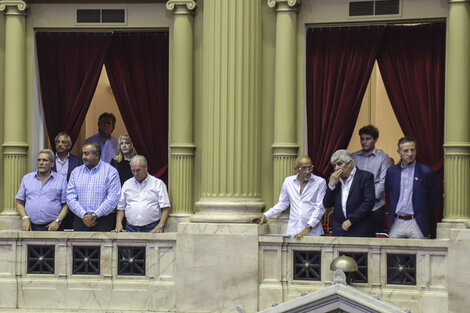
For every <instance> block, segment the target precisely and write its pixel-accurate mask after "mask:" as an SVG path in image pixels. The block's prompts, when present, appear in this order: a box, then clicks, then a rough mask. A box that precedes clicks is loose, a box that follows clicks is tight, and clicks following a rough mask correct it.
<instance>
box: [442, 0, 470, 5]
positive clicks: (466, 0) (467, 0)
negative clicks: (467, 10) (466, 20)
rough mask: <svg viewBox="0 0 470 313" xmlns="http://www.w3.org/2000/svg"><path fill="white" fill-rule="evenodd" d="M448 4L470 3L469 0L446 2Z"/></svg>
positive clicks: (449, 0)
mask: <svg viewBox="0 0 470 313" xmlns="http://www.w3.org/2000/svg"><path fill="white" fill-rule="evenodd" d="M447 1H448V3H449V4H454V3H465V2H467V3H470V0H447Z"/></svg>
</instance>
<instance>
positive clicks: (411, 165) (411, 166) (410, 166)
mask: <svg viewBox="0 0 470 313" xmlns="http://www.w3.org/2000/svg"><path fill="white" fill-rule="evenodd" d="M415 165H416V160H414V161H413V163H411V164H410V165H408V167H403V163H402V162H401V161H400V166H401V169H403V170H404V169H407V168H408V169H410V170H412V169H414V168H415Z"/></svg>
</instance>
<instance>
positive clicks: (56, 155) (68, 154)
mask: <svg viewBox="0 0 470 313" xmlns="http://www.w3.org/2000/svg"><path fill="white" fill-rule="evenodd" d="M69 157H70V152H67V156H66V157H65V158H66V159H68V158H69ZM55 158H56V159H58V158H59V155H58V154H57V152H56V153H55Z"/></svg>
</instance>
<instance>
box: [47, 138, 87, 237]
mask: <svg viewBox="0 0 470 313" xmlns="http://www.w3.org/2000/svg"><path fill="white" fill-rule="evenodd" d="M70 148H72V139H71V138H70V136H69V135H68V134H67V133H65V132H61V133H59V134H57V136H56V137H55V150H56V153H55V162H54V166H53V167H52V170H53V171H54V172H57V173H58V174H61V175H62V176H64V178H66V179H67V182H68V181H69V179H70V173H72V171H73V170H74V168H76V167H78V166H80V165H82V164H83V161H82V159H81V158H79V157H77V156H75V155H73V154H71V153H70ZM73 216H74V215H73V214H72V213H71V212H70V213H69V214H67V216H66V217H65V219H64V220H63V221H62V225H61V226H62V227H63V229H72V228H73Z"/></svg>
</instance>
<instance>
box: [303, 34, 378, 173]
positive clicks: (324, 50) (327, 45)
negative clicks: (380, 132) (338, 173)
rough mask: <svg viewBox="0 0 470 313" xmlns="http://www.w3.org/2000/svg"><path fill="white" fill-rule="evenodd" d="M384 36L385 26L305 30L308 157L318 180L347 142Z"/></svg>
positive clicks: (329, 168)
mask: <svg viewBox="0 0 470 313" xmlns="http://www.w3.org/2000/svg"><path fill="white" fill-rule="evenodd" d="M383 32H384V27H383V26H372V27H352V28H349V27H334V28H311V29H308V30H307V49H306V91H307V98H306V106H307V125H308V152H309V156H310V157H311V158H312V161H313V164H314V165H315V172H316V174H317V175H321V176H323V177H327V175H328V173H329V172H330V171H331V165H330V157H331V155H332V154H333V153H334V152H335V151H336V150H338V149H345V148H346V147H347V145H348V143H349V141H350V139H351V136H352V132H353V131H354V125H355V124H356V120H357V116H358V114H359V110H360V107H361V102H362V98H363V96H364V92H365V90H366V88H367V84H368V82H369V78H370V74H371V72H372V68H373V65H374V61H375V58H376V55H377V51H378V48H379V45H380V43H381V40H382V36H383Z"/></svg>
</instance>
